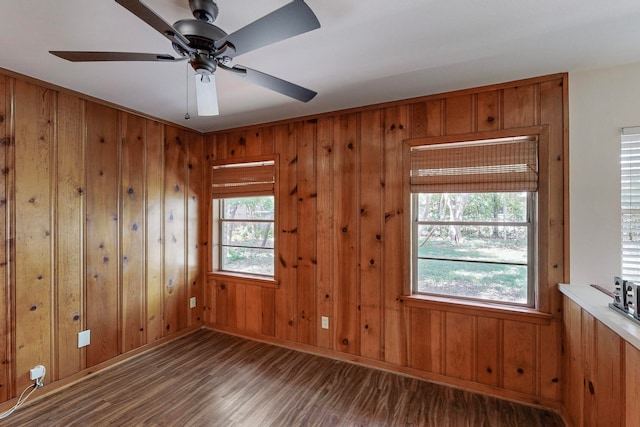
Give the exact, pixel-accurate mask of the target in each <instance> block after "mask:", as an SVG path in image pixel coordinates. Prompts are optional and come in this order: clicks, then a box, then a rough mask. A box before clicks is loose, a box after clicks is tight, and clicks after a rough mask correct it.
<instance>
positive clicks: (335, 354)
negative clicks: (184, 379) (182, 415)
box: [204, 323, 566, 419]
mask: <svg viewBox="0 0 640 427" xmlns="http://www.w3.org/2000/svg"><path fill="white" fill-rule="evenodd" d="M204 327H205V328H207V329H211V330H214V331H218V332H224V333H227V334H230V335H235V336H238V337H242V338H247V339H251V340H254V341H259V342H263V343H266V344H272V345H277V346H279V347H285V348H288V349H292V350H297V351H302V352H305V353H310V354H314V355H317V356H323V357H328V358H331V359H335V360H340V361H343V362H348V363H355V364H358V365H361V366H366V367H370V368H374V369H380V370H383V371H387V372H393V373H396V374H400V375H406V376H410V377H414V378H418V379H422V380H426V381H429V382H433V383H436V384H441V385H445V386H449V387H454V388H458V389H461V390H466V391H470V392H473V393H481V394H485V395H488V396H492V397H496V398H499V399H504V400H509V401H512V402H517V403H522V404H525V405H529V406H534V407H537V408H544V409H548V410H552V411H554V412H557V413H558V414H560V415H563V414H562V412H561V408H562V404H561V402H559V401H555V400H549V399H541V398H539V397H537V396H531V395H528V394H525V393H520V392H517V391H511V390H507V389H504V388H500V387H495V386H490V385H485V384H480V383H476V382H473V381H468V380H462V379H459V378H453V377H448V376H446V375H441V374H434V373H431V372H426V371H421V370H419V369H415V368H410V367H407V366H399V365H396V364H393V363H388V362H383V361H380V360H374V359H368V358H366V357H362V356H356V355H353V354H347V353H342V352H339V351H335V350H331V349H326V348H321V347H316V346H312V345H309V344H301V343H297V342H292V341H287V340H283V339H279V338H274V337H269V336H265V335H260V334H256V333H251V332H246V331H239V330H237V329H235V328H230V327H227V326H221V325H216V324H211V323H205V325H204ZM563 417H564V416H563ZM564 418H565V419H566V417H564Z"/></svg>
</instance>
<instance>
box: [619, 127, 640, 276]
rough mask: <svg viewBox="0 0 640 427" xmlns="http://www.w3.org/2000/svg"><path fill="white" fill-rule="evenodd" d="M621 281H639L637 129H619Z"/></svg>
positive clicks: (639, 131)
mask: <svg viewBox="0 0 640 427" xmlns="http://www.w3.org/2000/svg"><path fill="white" fill-rule="evenodd" d="M620 148H621V150H620V202H621V203H620V208H621V209H620V210H621V219H622V221H621V226H622V227H621V228H622V230H621V231H622V277H623V278H624V279H625V280H633V281H640V128H639V127H635V128H623V129H622V136H621V144H620Z"/></svg>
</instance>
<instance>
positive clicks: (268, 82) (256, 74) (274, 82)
mask: <svg viewBox="0 0 640 427" xmlns="http://www.w3.org/2000/svg"><path fill="white" fill-rule="evenodd" d="M220 68H223V69H225V70H227V71H231V72H232V73H233V74H234V75H236V76H238V77H242V78H244V79H245V80H247V81H250V82H251V83H255V84H257V85H259V86H262V87H264V88H267V89H271V90H273V91H275V92H278V93H281V94H283V95H287V96H289V97H291V98H294V99H297V100H298V101H302V102H309V101H311V100H312V99H313V97H314V96H316V95H317V94H318V93H317V92H314V91H312V90H310V89H307V88H304V87H302V86H298V85H297V84H294V83H291V82H288V81H286V80H282V79H279V78H277V77H273V76H270V75H269V74H265V73H262V72H260V71H256V70H252V69H251V68H247V67H243V66H242V65H236V66H235V67H223V66H220Z"/></svg>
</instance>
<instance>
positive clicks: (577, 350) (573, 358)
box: [563, 298, 584, 426]
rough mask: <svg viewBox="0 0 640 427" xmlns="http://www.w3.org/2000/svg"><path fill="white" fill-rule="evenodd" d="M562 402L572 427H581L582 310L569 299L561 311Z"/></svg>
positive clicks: (582, 422)
mask: <svg viewBox="0 0 640 427" xmlns="http://www.w3.org/2000/svg"><path fill="white" fill-rule="evenodd" d="M563 316H564V322H563V343H564V351H565V355H564V358H563V361H564V365H563V373H564V378H565V380H564V382H563V401H564V406H565V408H566V409H567V411H568V413H569V417H570V418H571V421H572V422H573V425H576V426H581V425H583V424H584V420H583V400H584V396H583V390H584V362H583V355H582V348H581V339H582V310H581V308H580V307H579V306H578V305H577V304H576V303H574V302H572V301H571V300H570V299H569V298H565V299H564V309H563Z"/></svg>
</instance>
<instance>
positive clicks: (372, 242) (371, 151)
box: [358, 110, 384, 359]
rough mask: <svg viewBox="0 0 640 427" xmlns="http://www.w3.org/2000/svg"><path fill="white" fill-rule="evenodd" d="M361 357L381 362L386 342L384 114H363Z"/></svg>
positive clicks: (361, 171)
mask: <svg viewBox="0 0 640 427" xmlns="http://www.w3.org/2000/svg"><path fill="white" fill-rule="evenodd" d="M360 129H361V131H360V134H361V141H362V143H361V147H362V148H361V150H360V160H359V162H360V173H359V177H360V183H359V187H360V237H359V242H358V245H359V247H360V261H359V265H360V307H361V309H362V310H361V314H360V354H361V355H362V356H364V357H369V358H372V359H380V358H381V351H380V350H381V342H382V319H381V307H382V282H383V280H382V272H381V264H382V227H383V219H384V214H383V212H382V169H383V163H382V162H383V148H382V135H383V132H384V130H383V127H382V113H381V111H380V110H373V111H367V112H363V113H362V115H361V122H360Z"/></svg>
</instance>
